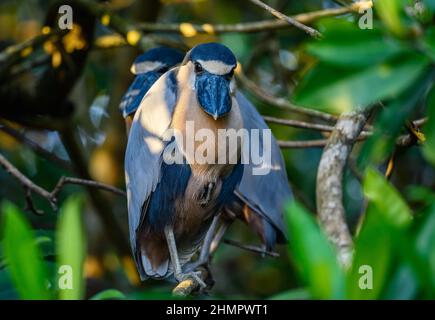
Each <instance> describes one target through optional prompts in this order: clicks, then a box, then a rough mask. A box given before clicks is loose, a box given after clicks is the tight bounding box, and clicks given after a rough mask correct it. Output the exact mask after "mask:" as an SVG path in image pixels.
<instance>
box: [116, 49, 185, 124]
mask: <svg viewBox="0 0 435 320" xmlns="http://www.w3.org/2000/svg"><path fill="white" fill-rule="evenodd" d="M183 58H184V54H183V53H182V52H180V51H178V50H175V49H172V48H168V47H157V48H153V49H151V50H148V51H146V52H145V53H143V54H141V55H140V56H138V57H137V58H136V60H135V61H134V62H133V65H132V66H131V68H130V71H131V72H132V73H133V74H135V75H136V77H137V78H139V77H140V81H135V82H134V83H133V85H132V87H130V89H131V90H136V91H139V92H140V93H137V94H134V98H133V100H129V99H128V98H127V99H123V102H121V106H120V109H121V111H122V113H123V115H124V118H127V117H128V116H130V115H134V113H135V112H136V110H137V108H138V107H139V105H140V102H141V101H142V98H143V97H144V95H145V94H146V93H147V92H148V90H149V89H150V88H151V87H152V85H153V84H154V83H155V82H156V81H157V80H158V79H159V78H160V76H162V75H163V74H164V73H165V72H166V71H168V70H169V69H171V68H173V67H175V66H176V65H178V64H180V63H181V62H182V61H183Z"/></svg>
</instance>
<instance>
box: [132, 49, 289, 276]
mask: <svg viewBox="0 0 435 320" xmlns="http://www.w3.org/2000/svg"><path fill="white" fill-rule="evenodd" d="M234 66H235V57H234V56H233V55H232V53H231V52H230V50H229V49H227V48H226V47H224V46H222V45H219V44H213V43H210V44H203V45H200V46H197V47H195V48H194V49H192V50H191V51H190V52H189V53H188V54H187V55H186V58H185V59H184V62H183V64H182V66H181V67H180V68H178V69H174V70H171V71H169V72H167V73H166V74H165V75H164V76H163V77H162V78H161V79H160V80H159V81H157V83H156V84H155V86H153V87H152V88H151V90H150V92H149V95H148V96H147V97H146V98H145V99H144V100H143V101H142V97H141V98H140V101H142V103H140V101H138V102H137V103H138V104H141V105H140V109H139V111H138V115H137V116H135V120H134V124H133V127H132V134H131V136H130V138H129V144H128V147H127V152H126V159H125V165H126V180H127V190H128V195H129V224H130V240H131V244H132V249H133V252H134V254H135V261H136V264H137V266H138V270H139V273H140V275H141V278H142V279H145V278H146V277H148V276H151V277H154V278H165V277H168V276H169V275H171V274H172V273H173V272H174V271H175V272H176V273H177V271H178V274H176V277H177V276H178V278H179V279H181V278H182V277H183V276H185V274H183V272H189V271H192V270H195V268H196V267H197V266H199V265H201V264H204V263H206V262H207V261H208V254H209V252H210V250H209V249H210V244H211V240H213V232H214V230H215V228H216V225H217V223H218V218H219V217H220V218H222V221H223V223H222V225H221V227H220V229H219V230H218V232H217V233H216V235H215V239H214V240H215V241H216V242H218V241H219V238H220V237H222V235H223V233H224V232H225V230H226V228H227V227H228V225H229V223H230V222H231V221H232V220H233V219H234V218H239V219H241V220H243V221H245V222H246V223H247V224H248V225H249V226H250V227H251V228H252V229H253V230H254V231H256V232H257V233H258V234H259V236H260V238H261V239H262V241H263V243H264V245H265V247H266V248H267V249H272V248H273V247H274V245H275V243H276V242H284V241H285V232H284V228H283V219H282V212H283V206H284V204H285V203H286V202H287V201H289V200H290V199H291V198H292V194H291V190H290V187H289V184H288V179H287V175H286V172H285V165H284V161H283V158H282V155H281V151H280V149H279V146H278V144H277V142H276V140H275V139H274V138H273V137H271V139H270V146H268V147H269V149H270V153H271V157H270V159H269V160H268V162H267V163H262V164H261V166H263V167H267V168H268V169H269V170H270V172H269V173H268V174H266V175H255V174H253V172H254V170H253V169H254V168H256V167H258V164H254V163H252V162H248V163H247V164H243V168H244V169H243V168H242V169H243V171H242V169H240V165H239V164H237V165H236V166H227V168H226V169H225V170H223V171H225V172H226V173H227V171H231V174H229V175H228V176H227V177H228V178H227V179H224V180H225V181H224V182H223V183H222V182H220V184H222V185H224V186H225V190H223V191H224V192H222V191H221V192H220V193H219V192H217V191H216V189H219V188H216V185H218V184H219V183H217V181H218V179H215V178H213V179H211V181H210V179H209V178H210V172H211V171H216V168H218V167H219V166H214V167H213V166H208V167H207V168H206V169H208V170H204V168H205V167H204V166H198V165H195V164H192V163H191V162H189V161H188V162H189V163H190V165H188V166H183V165H171V166H168V165H166V164H165V163H164V162H163V161H162V157H163V149H164V147H165V145H167V141H162V140H164V139H163V135H164V132H165V130H166V129H167V128H169V127H177V128H181V129H185V128H184V127H185V123H186V121H188V120H193V121H195V123H197V124H199V127H206V128H209V127H210V128H214V129H216V128H217V127H218V126H222V125H221V124H220V123H221V122H222V121H224V120H226V122H227V125H226V127H227V128H228V127H238V128H240V127H243V128H245V129H248V130H252V129H260V137H259V138H260V139H259V140H258V141H259V143H260V145H259V146H257V147H258V149H259V150H260V152H265V150H266V146H264V145H263V144H262V141H263V139H262V138H263V131H262V130H264V129H269V128H268V126H267V125H266V123H265V122H264V120H263V118H262V117H261V115H260V114H259V113H258V111H257V110H256V109H255V107H254V106H253V105H252V104H251V103H250V102H249V101H248V100H247V99H246V97H244V96H243V94H242V93H241V92H239V91H236V89H235V86H234V84H233V80H232V74H233V70H234ZM148 89H149V88H147V89H146V90H144V91H145V92H144V91H142V92H143V93H141V94H142V96H143V95H145V93H146V91H148ZM228 92H229V95H228V94H227V93H228ZM228 101H230V102H231V104H230V107H228V105H229V103H228ZM136 108H137V105H136ZM132 110H133V108H132ZM228 110H230V111H228ZM203 111H205V112H203ZM133 112H134V111H133ZM227 118H228V119H227ZM231 118H241V119H237V121H232V125H228V123H231V121H229V120H230V119H231ZM214 119H216V120H214ZM224 127H225V125H224ZM196 129H200V128H196ZM238 153H239V150H236V154H237V156H238ZM183 154H184V155H185V156H186V157H187V158H189V157H190V156H191V155H190V156H189V154H186V153H185V152H184V153H183ZM189 160H192V159H189ZM220 169H222V168H220ZM214 174H215V176H216V173H214ZM218 175H219V174H218ZM240 175H241V182H240V184H238V183H237V182H238V181H237V180H239V176H240ZM198 177H200V179H199V178H198ZM198 180H200V183H199V182H198ZM230 180H231V181H230ZM232 180H234V181H232ZM225 182H226V183H225ZM204 185H205V186H204ZM233 186H235V189H234V188H233ZM198 188H199V190H196V191H195V190H194V189H198ZM221 189H222V187H221ZM231 189H233V190H232V191H231ZM230 191H231V192H230ZM198 192H199V195H200V196H199V198H198V196H197V194H198ZM180 199H181V200H180ZM183 200H184V203H183ZM211 203H212V204H211ZM187 204H189V205H187ZM198 204H199V206H198ZM204 204H205V205H204ZM220 212H222V215H220V216H219V213H220ZM177 217H178V218H177ZM211 217H214V218H213V219H211ZM194 219H196V221H191V220H194ZM180 221H181V222H182V223H183V224H181V223H180ZM210 221H211V222H210ZM168 223H169V224H171V223H172V229H173V230H174V227H175V233H174V231H173V230H172V233H174V235H172V234H171V230H169V229H170V228H168V230H165V226H166V225H167V224H168ZM184 229H188V231H184V233H188V235H187V236H186V235H183V230H184ZM192 230H193V231H192ZM207 230H208V231H207ZM204 238H205V239H204ZM170 239H172V240H170ZM165 242H172V243H173V244H174V245H173V247H174V248H176V249H178V252H177V250H172V251H174V252H173V254H171V252H170V251H171V250H169V251H168V249H167V246H166V243H165ZM175 242H176V243H177V245H175ZM201 245H202V250H201V254H200V256H199V258H198V260H197V261H195V262H194V263H190V264H188V263H187V262H188V261H189V260H190V258H191V257H192V255H193V254H194V253H195V252H196V251H197V250H198V249H199V247H200V246H201ZM169 247H171V245H170V246H169ZM169 249H170V248H169ZM172 255H175V257H174V258H177V256H178V257H179V259H177V260H179V263H178V270H174V267H172V265H171V263H170V262H169V259H168V258H169V257H172ZM183 265H184V268H183V269H184V271H183V270H182V266H183ZM175 269H177V266H175Z"/></svg>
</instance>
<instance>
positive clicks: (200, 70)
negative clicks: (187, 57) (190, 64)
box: [194, 62, 204, 73]
mask: <svg viewBox="0 0 435 320" xmlns="http://www.w3.org/2000/svg"><path fill="white" fill-rule="evenodd" d="M194 66H195V72H196V73H201V72H203V71H204V69H203V68H202V65H201V64H200V63H199V62H195V63H194Z"/></svg>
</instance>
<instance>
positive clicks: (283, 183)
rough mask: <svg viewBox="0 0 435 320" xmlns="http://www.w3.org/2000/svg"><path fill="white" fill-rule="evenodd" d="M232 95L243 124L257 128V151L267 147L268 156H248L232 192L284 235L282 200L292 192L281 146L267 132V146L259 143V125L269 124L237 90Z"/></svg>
mask: <svg viewBox="0 0 435 320" xmlns="http://www.w3.org/2000/svg"><path fill="white" fill-rule="evenodd" d="M236 99H237V102H238V104H239V107H240V110H241V113H242V117H243V123H244V127H245V128H246V129H248V130H249V131H251V129H260V132H259V137H260V139H259V149H260V150H261V152H265V151H266V152H268V150H267V148H270V155H271V157H270V159H267V157H265V159H264V160H265V162H263V163H261V164H257V165H256V164H254V163H253V161H252V159H249V162H248V163H247V164H245V169H244V173H243V177H242V181H241V182H240V185H239V186H238V188H237V189H236V191H235V193H236V195H237V196H238V197H239V198H240V199H241V200H242V201H243V202H245V203H246V204H247V205H248V206H249V207H250V208H251V209H253V210H254V211H255V212H257V213H259V214H260V215H261V216H262V217H263V218H265V219H266V220H267V221H268V222H269V223H271V224H272V225H273V226H274V227H275V228H276V229H277V230H279V231H280V232H281V236H284V237H285V234H286V232H285V228H284V222H283V212H284V206H285V204H286V203H287V202H288V201H290V200H291V199H292V192H291V189H290V185H289V182H288V178H287V174H286V170H285V163H284V159H283V157H282V154H281V150H280V148H279V146H278V143H277V141H276V139H275V138H274V137H273V135H271V139H270V146H269V143H266V144H264V143H263V139H262V138H263V133H262V129H269V127H268V126H267V124H266V122H265V121H264V119H263V117H262V116H261V115H260V114H259V113H258V111H257V109H256V108H255V107H254V106H253V105H252V104H251V102H249V100H248V99H247V98H246V97H245V96H244V95H243V94H242V93H241V92H239V91H238V92H237V93H236ZM254 140H256V139H254ZM266 140H267V139H266ZM250 142H251V146H250V147H251V149H252V143H253V142H255V141H252V140H251V141H250ZM260 155H261V153H260ZM264 169H267V170H266V171H263V170H264ZM269 169H270V171H269ZM267 171H269V173H267V174H265V175H261V174H258V173H262V172H267Z"/></svg>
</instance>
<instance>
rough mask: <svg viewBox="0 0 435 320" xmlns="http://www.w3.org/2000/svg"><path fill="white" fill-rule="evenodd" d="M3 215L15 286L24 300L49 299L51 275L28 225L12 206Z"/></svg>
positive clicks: (10, 268)
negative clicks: (49, 277)
mask: <svg viewBox="0 0 435 320" xmlns="http://www.w3.org/2000/svg"><path fill="white" fill-rule="evenodd" d="M2 212H3V214H4V239H3V250H4V255H5V258H6V261H7V264H8V268H7V270H9V272H10V274H11V278H12V282H13V284H14V287H15V288H16V290H17V291H18V293H19V295H20V298H22V299H32V300H34V299H44V300H45V299H50V297H51V295H50V292H49V290H48V275H47V270H46V268H45V265H44V262H43V259H42V254H41V252H40V250H39V248H38V246H37V244H36V241H35V236H34V233H33V231H32V228H31V227H30V225H29V223H28V222H27V221H26V220H25V218H24V216H23V215H22V214H21V213H20V211H19V210H18V208H17V207H15V206H14V205H12V204H11V203H8V202H6V203H4V204H3V206H2Z"/></svg>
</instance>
